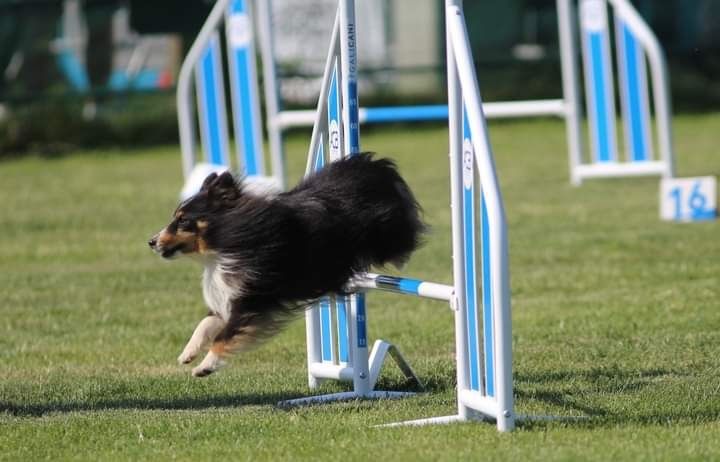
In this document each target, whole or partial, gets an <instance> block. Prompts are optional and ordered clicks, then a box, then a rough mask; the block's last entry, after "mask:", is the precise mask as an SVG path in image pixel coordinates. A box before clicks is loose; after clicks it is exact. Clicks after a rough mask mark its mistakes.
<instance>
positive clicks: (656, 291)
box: [0, 115, 720, 461]
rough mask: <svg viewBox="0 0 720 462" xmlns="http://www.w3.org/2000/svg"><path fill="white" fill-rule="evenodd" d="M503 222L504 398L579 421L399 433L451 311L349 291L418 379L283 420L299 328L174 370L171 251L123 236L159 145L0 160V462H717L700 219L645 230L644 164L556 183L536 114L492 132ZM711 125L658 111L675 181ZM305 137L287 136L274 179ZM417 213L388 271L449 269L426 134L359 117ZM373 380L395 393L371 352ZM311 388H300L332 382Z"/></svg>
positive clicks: (167, 201)
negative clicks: (400, 259) (408, 393)
mask: <svg viewBox="0 0 720 462" xmlns="http://www.w3.org/2000/svg"><path fill="white" fill-rule="evenodd" d="M490 129H491V140H492V143H493V146H494V149H495V152H496V160H497V166H498V171H499V176H500V180H501V185H502V188H503V194H504V197H505V201H506V208H507V213H508V220H509V229H510V255H511V278H512V279H511V286H512V308H513V314H512V319H513V353H514V365H513V366H514V373H515V398H516V404H517V412H518V413H519V414H529V415H553V416H583V417H586V419H582V420H573V419H568V420H560V421H552V422H539V423H531V424H528V423H526V424H521V425H520V426H519V428H518V429H517V431H516V432H514V433H512V434H499V433H498V432H497V431H496V429H495V426H494V425H492V424H489V423H469V424H457V425H450V426H436V427H423V428H395V429H378V428H373V425H375V424H381V423H387V422H392V421H397V420H401V419H412V418H420V417H425V416H437V415H447V414H452V413H454V412H455V393H454V386H455V372H454V370H455V366H454V361H453V348H454V347H453V345H454V341H453V321H452V313H451V312H450V310H449V309H448V307H447V306H446V305H444V304H442V303H438V302H433V301H428V300H420V299H414V298H410V297H402V296H397V295H391V294H381V293H373V294H371V295H370V296H369V297H368V305H369V308H368V309H369V328H368V332H369V338H370V341H373V340H374V339H376V338H384V339H388V340H390V341H392V342H394V343H396V344H397V345H398V346H399V347H400V348H401V350H402V351H403V353H404V354H405V355H406V357H407V358H408V359H409V361H410V362H411V363H412V365H413V366H414V367H415V369H416V371H417V372H418V373H419V375H420V376H421V378H422V379H423V380H424V381H425V383H426V385H427V390H426V392H425V393H422V394H419V395H417V396H416V397H413V398H410V399H405V400H400V401H383V402H351V403H345V404H333V405H327V406H322V407H313V408H304V409H297V410H292V411H286V410H281V409H278V408H277V407H276V406H275V404H276V402H277V401H278V400H281V399H286V398H292V397H298V396H303V395H306V394H308V393H309V391H308V389H307V383H306V370H305V342H304V333H305V329H304V323H303V321H302V320H298V321H297V322H295V323H293V324H292V325H291V326H290V328H289V329H288V330H287V331H286V332H284V333H283V334H282V335H280V336H278V337H276V338H275V339H273V340H271V341H270V342H268V343H267V344H265V345H264V346H262V347H261V348H259V349H257V350H254V351H252V352H248V353H245V354H243V355H240V356H238V357H236V358H235V359H234V361H233V362H232V363H231V364H230V366H229V367H227V368H226V369H225V370H223V371H221V372H220V373H218V374H216V375H214V376H211V377H208V378H204V379H196V378H193V377H191V376H190V370H189V368H188V367H182V366H179V365H177V364H176V362H175V358H176V357H177V355H178V354H179V353H180V351H181V350H182V347H183V346H184V343H185V341H186V340H187V339H188V338H189V335H190V334H191V332H192V330H193V328H194V327H195V324H196V323H197V322H198V321H199V319H200V318H201V317H202V316H203V315H204V313H205V309H204V307H203V301H202V294H201V287H200V274H201V268H200V267H199V266H198V265H197V264H196V263H195V262H192V261H189V260H188V261H184V260H177V261H173V262H166V261H161V259H159V258H158V257H156V256H155V255H153V254H152V253H151V252H150V251H149V250H148V248H147V244H146V241H147V238H148V237H149V236H150V235H151V234H153V233H154V232H155V231H157V230H158V229H159V228H160V227H162V226H163V225H164V224H165V223H166V221H167V220H168V218H169V216H170V213H171V212H172V210H173V208H174V206H175V203H176V198H177V193H178V191H179V188H180V186H181V174H180V155H179V150H178V148H177V147H176V146H169V147H166V148H162V149H138V150H123V151H119V150H108V151H103V152H78V153H76V154H73V155H69V156H67V157H64V158H61V159H58V160H49V159H43V158H39V157H29V158H24V159H17V160H11V161H4V162H0V225H1V226H0V230H1V233H2V234H1V236H2V237H1V238H0V314H1V316H0V459H1V460H12V461H32V460H41V459H50V460H169V459H179V460H215V461H217V460H303V459H304V460H378V461H379V460H388V461H393V460H448V461H455V460H513V461H518V460H628V461H636V460H682V461H685V460H709V459H720V286H719V284H718V283H719V277H718V276H719V275H720V239H719V237H720V224H719V223H718V222H709V223H700V224H673V223H663V222H660V221H659V219H658V190H659V184H658V180H657V179H656V178H645V179H620V180H593V181H588V182H587V183H586V184H584V185H583V186H582V187H572V186H570V184H569V182H568V171H567V155H566V148H565V132H564V128H563V125H562V124H561V123H560V122H556V121H528V122H504V123H497V122H492V123H491V124H490ZM719 136H720V115H704V116H682V117H678V118H676V121H675V141H676V147H677V153H678V159H677V168H678V173H679V174H680V175H681V176H688V175H720V158H719V157H718V154H719V152H718V144H719V143H718V140H719V139H720V138H719ZM306 143H307V136H301V135H295V136H293V137H291V138H290V140H289V142H288V151H289V164H290V168H291V171H292V172H293V179H296V178H298V176H299V174H300V172H301V169H302V166H303V165H304V163H305V155H304V152H305V149H306ZM362 144H363V148H364V149H368V150H375V151H379V152H381V153H384V154H387V155H389V156H391V157H393V158H394V159H396V160H397V162H398V164H399V166H400V169H401V171H402V173H403V174H404V176H405V177H406V178H407V180H408V182H409V183H410V185H411V187H412V188H413V189H414V190H415V192H416V194H417V196H418V198H419V201H420V202H421V204H422V206H423V207H424V209H425V214H426V220H427V221H428V222H429V223H430V224H431V225H432V232H431V234H430V235H429V236H428V239H427V243H426V244H425V246H424V247H423V248H422V249H421V250H420V251H418V252H417V253H416V254H415V256H414V258H413V259H412V261H411V262H410V264H409V265H408V267H407V268H406V270H405V274H407V275H409V276H413V277H418V278H421V279H427V280H433V281H438V282H444V283H449V282H450V274H451V270H450V261H451V258H450V227H449V214H450V211H449V189H448V160H447V154H446V152H447V141H446V132H445V130H443V129H442V127H433V126H412V127H409V126H408V127H403V126H401V127H393V128H389V129H374V130H370V129H368V130H365V132H364V134H363V138H362ZM380 387H382V388H384V389H391V390H404V389H407V388H411V389H412V385H411V384H408V383H406V382H405V380H404V379H403V378H402V376H401V374H400V373H399V372H398V371H397V369H396V368H395V367H394V365H392V364H391V363H387V364H386V367H385V368H384V370H383V373H382V378H381V383H380ZM347 389H349V385H347V384H325V385H324V386H323V387H322V389H321V391H323V392H330V391H338V390H347Z"/></svg>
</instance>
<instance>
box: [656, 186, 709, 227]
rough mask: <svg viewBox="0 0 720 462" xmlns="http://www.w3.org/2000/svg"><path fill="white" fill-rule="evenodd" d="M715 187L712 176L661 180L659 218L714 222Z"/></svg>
mask: <svg viewBox="0 0 720 462" xmlns="http://www.w3.org/2000/svg"><path fill="white" fill-rule="evenodd" d="M716 216H717V185H716V180H715V177H714V176H700V177H696V178H663V180H662V181H661V183H660V218H662V219H663V220H671V221H703V220H714V219H715V217H716Z"/></svg>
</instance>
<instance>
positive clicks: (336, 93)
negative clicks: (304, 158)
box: [327, 59, 342, 160]
mask: <svg viewBox="0 0 720 462" xmlns="http://www.w3.org/2000/svg"><path fill="white" fill-rule="evenodd" d="M337 68H338V62H337V59H336V60H335V62H334V63H333V70H332V74H331V75H330V85H329V88H328V95H327V111H328V112H327V113H328V144H329V146H330V160H336V159H339V158H340V157H341V156H342V146H341V140H340V131H341V125H340V89H339V85H338V78H337V75H338V72H337Z"/></svg>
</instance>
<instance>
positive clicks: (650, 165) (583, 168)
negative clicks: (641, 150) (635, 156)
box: [577, 160, 668, 178]
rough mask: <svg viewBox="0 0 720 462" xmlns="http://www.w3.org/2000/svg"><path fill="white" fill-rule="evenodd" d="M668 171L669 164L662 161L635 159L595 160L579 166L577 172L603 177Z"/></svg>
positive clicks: (580, 174)
mask: <svg viewBox="0 0 720 462" xmlns="http://www.w3.org/2000/svg"><path fill="white" fill-rule="evenodd" d="M667 172H668V166H667V164H666V163H665V162H660V161H647V160H645V161H635V162H595V163H593V164H583V165H578V166H577V174H578V176H579V177H581V178H602V177H614V176H618V175H624V176H643V175H664V174H665V173H667Z"/></svg>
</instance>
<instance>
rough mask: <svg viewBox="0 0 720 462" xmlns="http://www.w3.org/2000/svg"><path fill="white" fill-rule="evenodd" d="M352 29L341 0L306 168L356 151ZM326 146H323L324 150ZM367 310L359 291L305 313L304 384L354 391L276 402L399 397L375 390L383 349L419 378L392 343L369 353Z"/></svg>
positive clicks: (351, 15)
mask: <svg viewBox="0 0 720 462" xmlns="http://www.w3.org/2000/svg"><path fill="white" fill-rule="evenodd" d="M356 37H357V28H356V23H355V3H354V0H341V1H340V4H339V8H338V14H337V16H336V19H335V24H334V26H333V33H332V38H331V41H330V49H329V53H328V58H327V62H326V65H325V73H324V78H323V83H322V87H321V92H320V95H321V96H320V98H319V101H318V107H317V111H316V116H315V124H314V127H313V133H312V137H311V141H310V149H309V153H308V166H307V172H308V173H311V172H312V171H315V170H318V169H320V168H322V167H323V166H324V165H325V163H326V162H327V161H328V160H329V161H333V160H337V159H339V158H341V157H343V156H352V155H355V154H357V153H359V152H360V132H359V128H360V126H359V123H358V92H357V50H356ZM326 146H327V149H326ZM366 326H367V315H366V312H365V296H364V294H362V293H357V294H353V295H351V296H349V297H344V296H340V295H337V296H329V297H326V298H325V299H323V300H321V301H320V302H319V303H318V304H317V305H316V306H315V307H313V308H312V309H309V310H308V311H307V313H306V331H307V361H308V383H309V386H310V388H311V389H314V388H317V386H318V385H319V384H320V383H321V382H322V381H323V380H328V379H332V380H343V381H351V382H352V383H353V391H350V392H342V393H332V394H328V395H318V396H311V397H306V398H298V399H292V400H287V401H282V402H280V403H278V405H279V406H281V407H291V406H300V405H308V404H319V403H323V402H332V401H344V400H352V399H360V398H362V399H368V398H400V397H404V396H408V395H412V394H413V393H407V392H396V391H378V390H375V389H374V388H375V384H376V382H377V379H378V376H379V374H380V368H381V367H382V364H383V362H384V359H385V357H386V355H387V354H390V356H391V357H392V358H393V359H394V360H395V362H396V363H397V364H398V366H399V367H400V369H401V370H402V372H403V373H404V374H405V376H406V377H408V378H409V379H413V380H415V381H416V382H417V383H418V384H420V381H419V379H418V378H417V376H416V375H415V373H414V372H413V370H412V368H411V367H410V365H409V364H408V363H407V362H406V361H405V360H404V358H403V357H402V355H401V354H400V352H399V351H398V350H397V348H395V347H394V346H393V345H392V344H390V343H388V342H385V341H383V340H377V341H376V342H375V345H374V346H373V349H372V352H370V353H369V352H368V343H367V328H366Z"/></svg>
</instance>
